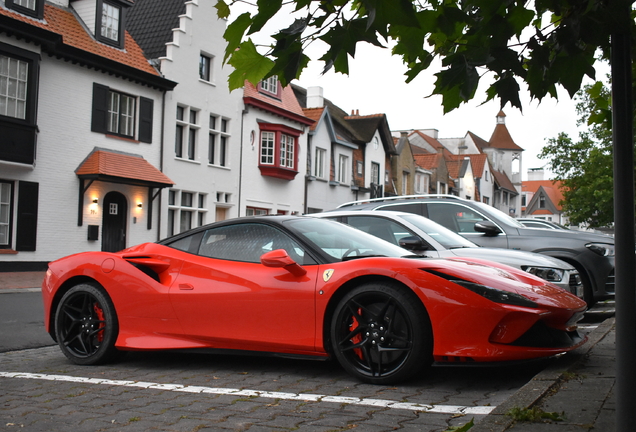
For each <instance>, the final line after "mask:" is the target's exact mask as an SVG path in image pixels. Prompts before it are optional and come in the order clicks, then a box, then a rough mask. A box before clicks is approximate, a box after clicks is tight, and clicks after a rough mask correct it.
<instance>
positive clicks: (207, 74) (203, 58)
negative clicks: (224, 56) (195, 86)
mask: <svg viewBox="0 0 636 432" xmlns="http://www.w3.org/2000/svg"><path fill="white" fill-rule="evenodd" d="M213 59H214V57H213V56H211V55H209V54H206V53H201V54H200V55H199V79H200V80H202V81H205V82H211V81H212V60H213Z"/></svg>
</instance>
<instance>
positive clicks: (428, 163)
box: [413, 153, 441, 171]
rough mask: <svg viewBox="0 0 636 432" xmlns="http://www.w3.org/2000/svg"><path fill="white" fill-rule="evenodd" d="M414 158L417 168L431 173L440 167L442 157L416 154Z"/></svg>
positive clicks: (430, 154) (432, 154)
mask: <svg viewBox="0 0 636 432" xmlns="http://www.w3.org/2000/svg"><path fill="white" fill-rule="evenodd" d="M413 157H414V158H415V163H416V164H417V166H419V167H420V168H423V169H425V170H429V171H430V170H434V169H436V168H437V167H438V166H439V159H440V157H441V155H440V154H438V153H429V154H414V155H413Z"/></svg>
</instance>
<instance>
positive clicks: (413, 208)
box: [377, 203, 426, 216]
mask: <svg viewBox="0 0 636 432" xmlns="http://www.w3.org/2000/svg"><path fill="white" fill-rule="evenodd" d="M377 210H391V211H403V212H407V213H415V214H418V215H421V216H426V215H425V214H424V208H423V206H422V204H421V203H408V204H390V205H387V206H384V207H379V208H378V209H377Z"/></svg>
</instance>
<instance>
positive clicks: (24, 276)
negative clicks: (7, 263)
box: [0, 271, 46, 293]
mask: <svg viewBox="0 0 636 432" xmlns="http://www.w3.org/2000/svg"><path fill="white" fill-rule="evenodd" d="M45 273H46V272H43V271H27V272H0V293H3V292H15V290H25V289H26V290H29V291H34V290H40V289H41V288H42V281H43V280H44V274H45Z"/></svg>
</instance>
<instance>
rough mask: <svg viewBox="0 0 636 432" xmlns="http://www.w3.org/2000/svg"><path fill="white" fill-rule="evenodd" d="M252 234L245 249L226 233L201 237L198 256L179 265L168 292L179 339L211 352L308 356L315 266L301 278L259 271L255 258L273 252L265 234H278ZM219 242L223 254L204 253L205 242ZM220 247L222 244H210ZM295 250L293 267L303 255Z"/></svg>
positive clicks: (276, 271)
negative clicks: (178, 325)
mask: <svg viewBox="0 0 636 432" xmlns="http://www.w3.org/2000/svg"><path fill="white" fill-rule="evenodd" d="M230 228H232V227H230ZM257 228H258V229H256V230H249V229H248V234H249V236H248V237H249V244H248V243H242V240H241V239H240V238H237V237H236V236H234V235H233V234H234V233H233V230H232V229H226V230H225V231H223V232H222V233H221V234H219V233H217V234H210V235H207V234H206V236H205V237H204V239H203V246H202V248H201V252H200V255H191V256H190V258H191V259H189V260H187V261H186V262H184V264H183V267H182V269H181V272H180V274H179V276H178V277H177V278H176V280H175V282H174V283H173V284H172V286H171V288H170V298H171V301H172V304H173V306H174V308H175V311H176V314H177V316H178V318H179V320H180V322H181V324H182V326H183V330H184V333H185V334H186V335H187V336H189V337H191V338H193V339H194V340H199V341H201V342H202V344H203V345H205V346H210V347H214V348H223V349H242V350H255V351H272V352H292V353H312V352H314V351H315V340H316V328H315V322H316V317H315V296H316V289H315V288H316V274H317V271H318V267H319V266H318V265H306V266H304V268H305V269H306V270H307V273H306V274H305V275H303V276H295V275H293V274H292V273H290V272H289V271H287V270H285V269H284V268H271V267H266V266H264V265H263V264H261V263H260V262H259V259H260V255H262V253H265V252H267V251H268V249H270V250H271V249H277V248H278V247H276V244H275V242H273V241H272V240H271V237H272V233H271V232H270V230H274V231H275V233H274V235H275V236H277V235H279V234H283V233H280V232H279V231H278V230H275V229H274V228H271V227H266V228H267V229H265V230H263V229H262V227H257ZM219 238H221V239H222V240H224V241H225V243H226V244H229V245H230V246H229V249H228V250H225V251H223V252H219V251H218V250H219V248H218V247H217V248H216V250H213V249H214V248H213V247H210V248H206V239H216V240H218V239H219ZM286 240H290V239H286ZM213 243H215V242H214V241H212V240H210V244H213ZM220 243H223V241H219V242H216V244H220ZM295 246H296V247H295V248H294V249H293V252H294V258H295V259H296V260H297V262H298V261H299V260H301V259H302V258H299V256H298V253H300V254H301V255H302V254H303V252H302V250H300V249H299V248H298V247H297V245H295ZM202 255H207V256H202ZM290 255H292V254H290ZM212 257H216V258H212ZM218 257H226V258H224V259H220V258H218ZM246 261H248V262H246ZM249 261H252V262H249Z"/></svg>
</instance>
